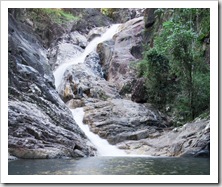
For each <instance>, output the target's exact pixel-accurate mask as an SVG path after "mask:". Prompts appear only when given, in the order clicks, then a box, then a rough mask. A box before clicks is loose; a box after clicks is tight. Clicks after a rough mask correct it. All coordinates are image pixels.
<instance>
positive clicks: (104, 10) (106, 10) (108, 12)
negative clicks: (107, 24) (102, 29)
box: [100, 8, 117, 18]
mask: <svg viewBox="0 0 222 187" xmlns="http://www.w3.org/2000/svg"><path fill="white" fill-rule="evenodd" d="M116 10H117V8H101V9H100V11H101V12H102V14H104V15H106V16H108V17H110V18H113V12H115V11H116Z"/></svg>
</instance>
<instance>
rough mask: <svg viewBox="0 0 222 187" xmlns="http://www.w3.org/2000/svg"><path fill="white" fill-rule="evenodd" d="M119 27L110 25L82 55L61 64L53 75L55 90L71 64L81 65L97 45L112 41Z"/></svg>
mask: <svg viewBox="0 0 222 187" xmlns="http://www.w3.org/2000/svg"><path fill="white" fill-rule="evenodd" d="M119 26H120V24H115V25H112V26H111V27H110V28H109V29H108V30H107V31H106V32H105V33H104V34H103V35H102V36H101V37H96V38H94V39H93V40H92V41H91V42H90V43H89V44H88V45H87V47H86V49H85V51H84V52H83V53H82V54H80V55H79V56H78V57H74V58H73V59H70V60H69V61H68V62H66V63H64V64H61V65H60V66H59V67H58V68H57V69H56V70H55V71H54V73H53V74H54V77H55V86H56V88H58V87H59V85H60V83H61V81H62V77H63V74H64V72H65V71H66V69H67V68H68V67H69V66H71V65H73V64H78V63H83V62H84V60H85V58H86V56H87V55H88V54H90V53H91V52H92V51H94V50H95V49H96V47H97V45H98V44H99V43H101V42H103V41H106V40H110V39H112V37H113V35H114V34H116V33H117V32H118V28H119Z"/></svg>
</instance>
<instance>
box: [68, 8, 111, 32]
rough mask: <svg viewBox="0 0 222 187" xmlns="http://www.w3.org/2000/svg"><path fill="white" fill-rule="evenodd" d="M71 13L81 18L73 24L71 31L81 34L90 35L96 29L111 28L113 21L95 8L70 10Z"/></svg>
mask: <svg viewBox="0 0 222 187" xmlns="http://www.w3.org/2000/svg"><path fill="white" fill-rule="evenodd" d="M68 10H69V11H70V12H72V13H73V14H74V15H76V16H78V17H80V18H81V19H79V20H78V21H77V23H76V24H73V27H72V29H71V31H78V32H80V33H81V34H88V33H89V31H90V30H91V29H93V28H95V27H102V26H109V25H111V24H112V20H111V19H110V18H108V17H106V16H104V15H103V14H102V13H101V12H100V11H99V9H95V8H87V9H85V8H83V9H81V8H69V9H68Z"/></svg>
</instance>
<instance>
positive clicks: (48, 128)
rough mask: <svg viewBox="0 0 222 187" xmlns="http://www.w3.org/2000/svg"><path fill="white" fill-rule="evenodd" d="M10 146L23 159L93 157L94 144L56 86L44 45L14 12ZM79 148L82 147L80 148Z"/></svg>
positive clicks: (9, 90)
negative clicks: (77, 121)
mask: <svg viewBox="0 0 222 187" xmlns="http://www.w3.org/2000/svg"><path fill="white" fill-rule="evenodd" d="M8 64H9V69H8V79H9V83H8V148H9V149H8V150H9V153H10V155H11V156H15V157H18V158H61V157H67V156H68V157H71V156H73V152H75V156H80V157H82V156H91V155H93V154H94V151H95V148H93V146H92V145H90V143H89V140H88V139H87V137H86V136H85V134H84V133H83V132H82V130H81V129H80V128H79V127H78V126H77V124H76V123H75V121H74V119H73V117H72V114H71V111H70V110H69V109H68V108H67V106H66V105H65V104H64V103H63V102H62V100H61V99H60V97H59V95H58V93H57V92H56V90H55V86H54V77H53V74H52V72H51V70H50V67H49V65H48V64H47V58H46V55H45V49H44V48H43V47H42V45H41V41H40V40H38V37H36V35H35V34H34V33H33V31H32V30H31V29H30V27H27V26H26V25H24V24H22V23H20V22H18V21H16V20H15V19H14V18H13V16H11V15H10V14H9V61H8ZM74 145H75V146H74ZM77 150H78V151H77Z"/></svg>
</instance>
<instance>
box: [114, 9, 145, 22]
mask: <svg viewBox="0 0 222 187" xmlns="http://www.w3.org/2000/svg"><path fill="white" fill-rule="evenodd" d="M143 13H144V8H117V9H116V10H115V11H114V12H113V14H112V19H113V20H114V22H115V23H125V22H127V21H129V20H131V19H134V18H138V17H141V16H143Z"/></svg>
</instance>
